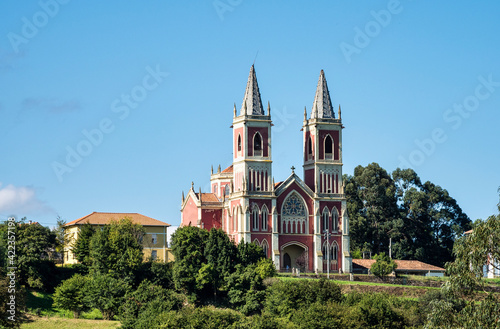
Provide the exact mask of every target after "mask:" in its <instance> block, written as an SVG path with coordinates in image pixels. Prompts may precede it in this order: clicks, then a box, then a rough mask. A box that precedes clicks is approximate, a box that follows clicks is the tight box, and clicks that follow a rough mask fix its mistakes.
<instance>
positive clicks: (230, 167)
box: [222, 165, 233, 173]
mask: <svg viewBox="0 0 500 329" xmlns="http://www.w3.org/2000/svg"><path fill="white" fill-rule="evenodd" d="M232 172H233V165H230V166H229V167H227V168H226V169H224V170H223V171H222V173H232Z"/></svg>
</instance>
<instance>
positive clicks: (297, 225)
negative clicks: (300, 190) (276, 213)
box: [281, 192, 308, 234]
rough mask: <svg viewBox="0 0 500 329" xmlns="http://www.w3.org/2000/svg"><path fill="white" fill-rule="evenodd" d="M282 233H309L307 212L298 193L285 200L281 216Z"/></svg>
mask: <svg viewBox="0 0 500 329" xmlns="http://www.w3.org/2000/svg"><path fill="white" fill-rule="evenodd" d="M281 232H282V233H297V234H303V233H306V234H307V233H308V227H307V210H306V207H305V205H304V202H303V201H302V199H301V198H300V197H299V195H298V194H297V193H296V192H294V193H292V194H291V195H289V196H288V197H287V198H286V199H285V202H284V205H283V208H282V214H281Z"/></svg>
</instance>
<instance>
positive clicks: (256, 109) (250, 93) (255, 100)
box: [240, 65, 265, 115]
mask: <svg viewBox="0 0 500 329" xmlns="http://www.w3.org/2000/svg"><path fill="white" fill-rule="evenodd" d="M241 108H242V111H241V112H240V114H245V115H265V114H264V108H263V107H262V100H261V98H260V91H259V85H258V84H257V76H256V75H255V68H254V66H253V65H252V67H251V68H250V74H249V76H248V82H247V88H246V90H245V96H244V97H243V104H242V107H241Z"/></svg>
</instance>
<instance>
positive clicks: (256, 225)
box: [252, 206, 259, 231]
mask: <svg viewBox="0 0 500 329" xmlns="http://www.w3.org/2000/svg"><path fill="white" fill-rule="evenodd" d="M252 228H253V230H254V231H258V230H259V208H257V206H255V207H254V208H253V210H252Z"/></svg>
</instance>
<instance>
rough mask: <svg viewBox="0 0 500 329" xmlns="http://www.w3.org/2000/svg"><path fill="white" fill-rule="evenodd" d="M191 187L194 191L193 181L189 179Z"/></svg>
mask: <svg viewBox="0 0 500 329" xmlns="http://www.w3.org/2000/svg"><path fill="white" fill-rule="evenodd" d="M191 189H192V190H193V192H194V182H193V181H191Z"/></svg>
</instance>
